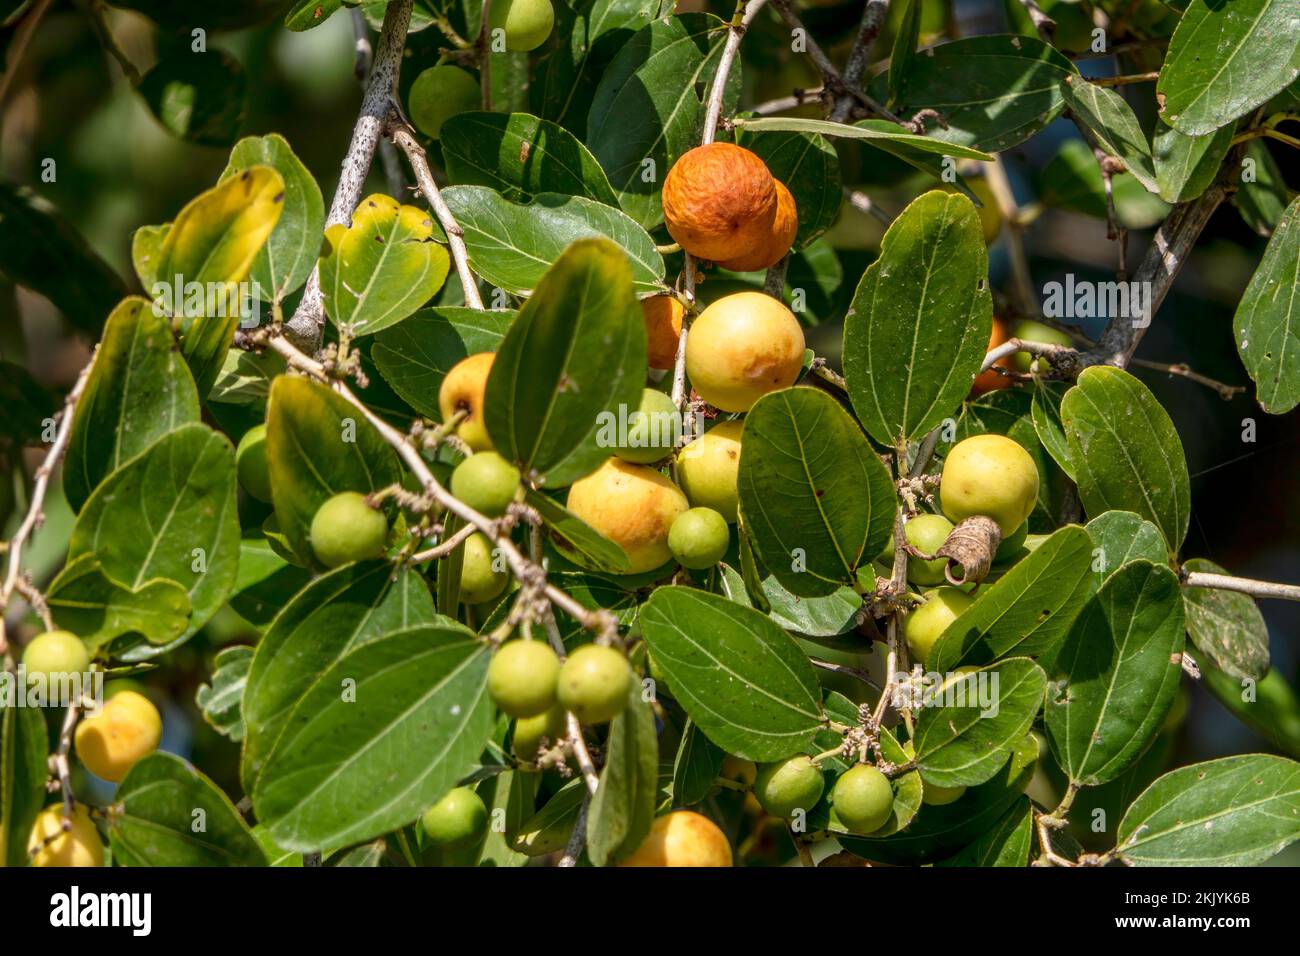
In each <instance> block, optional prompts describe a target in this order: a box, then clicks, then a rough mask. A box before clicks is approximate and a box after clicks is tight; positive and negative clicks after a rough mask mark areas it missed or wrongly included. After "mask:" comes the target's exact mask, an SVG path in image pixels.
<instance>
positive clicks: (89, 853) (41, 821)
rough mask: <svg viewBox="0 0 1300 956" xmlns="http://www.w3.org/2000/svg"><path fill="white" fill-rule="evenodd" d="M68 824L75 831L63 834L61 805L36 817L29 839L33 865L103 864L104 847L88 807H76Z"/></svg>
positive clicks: (29, 852)
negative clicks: (87, 810)
mask: <svg viewBox="0 0 1300 956" xmlns="http://www.w3.org/2000/svg"><path fill="white" fill-rule="evenodd" d="M69 823H70V824H71V826H72V829H70V830H68V831H67V832H66V833H64V832H63V805H62V804H59V805H57V806H53V807H46V808H45V809H44V810H42V811H41V812H40V813H39V814H38V815H37V817H36V823H35V825H34V826H33V827H32V835H31V837H30V838H28V840H27V853H28V854H29V855H30V856H31V865H32V866H103V865H104V844H103V843H101V842H100V840H99V831H98V830H96V829H95V824H94V823H93V822H92V821H91V819H90V814H88V813H87V812H86V808H85V807H74V808H73V811H72V816H71V817H70V818H69ZM56 834H57V835H56ZM46 840H49V843H46V842H45V841H46Z"/></svg>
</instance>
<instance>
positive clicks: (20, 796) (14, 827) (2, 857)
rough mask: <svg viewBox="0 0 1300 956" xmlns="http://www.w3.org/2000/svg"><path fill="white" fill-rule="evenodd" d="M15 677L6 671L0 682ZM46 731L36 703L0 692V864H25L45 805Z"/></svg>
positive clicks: (47, 747)
mask: <svg viewBox="0 0 1300 956" xmlns="http://www.w3.org/2000/svg"><path fill="white" fill-rule="evenodd" d="M9 681H14V684H13V688H14V692H15V694H16V695H21V694H22V693H23V691H22V689H21V688H19V687H17V682H16V677H15V675H14V674H13V673H10V672H6V673H5V675H4V682H6V683H7V682H9ZM48 737H49V731H48V730H47V729H46V726H45V717H44V712H43V711H42V710H41V709H40V708H39V707H16V706H10V704H9V700H8V693H7V692H6V693H5V694H0V867H4V866H26V865H27V838H28V837H29V836H30V835H31V832H32V826H33V825H35V823H36V816H37V814H39V813H40V812H41V808H42V807H43V806H44V805H45V780H46V778H47V777H48V776H49V766H48V764H47V758H48V754H49V746H48Z"/></svg>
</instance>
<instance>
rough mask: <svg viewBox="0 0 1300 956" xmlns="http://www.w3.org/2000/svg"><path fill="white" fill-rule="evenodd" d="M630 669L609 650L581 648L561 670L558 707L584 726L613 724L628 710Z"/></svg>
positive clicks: (616, 653) (594, 646)
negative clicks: (613, 721)
mask: <svg viewBox="0 0 1300 956" xmlns="http://www.w3.org/2000/svg"><path fill="white" fill-rule="evenodd" d="M631 686H632V667H631V665H629V664H628V662H627V658H626V657H624V656H623V655H622V654H620V653H619V652H618V651H616V650H614V648H612V647H604V646H602V645H600V644H584V645H582V647H579V648H578V649H577V650H576V651H574V652H573V653H572V654H570V655H569V658H568V660H566V661H565V662H564V666H562V667H561V668H560V678H559V684H558V688H557V692H556V696H557V697H558V698H559V701H560V706H561V707H563V708H564V709H565V710H567V711H569V712H570V713H572V714H573V715H574V716H575V717H577V718H578V720H579V721H581V722H582V723H584V724H603V723H607V722H608V721H611V720H613V719H614V718H615V717H617V716H618V715H619V714H621V713H622V712H623V708H625V707H626V706H627V692H628V688H630V687H631Z"/></svg>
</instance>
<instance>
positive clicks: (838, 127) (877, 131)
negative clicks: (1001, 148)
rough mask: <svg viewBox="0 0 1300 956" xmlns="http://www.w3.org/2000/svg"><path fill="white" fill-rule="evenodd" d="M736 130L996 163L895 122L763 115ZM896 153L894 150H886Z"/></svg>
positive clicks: (740, 122) (739, 122) (739, 123)
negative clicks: (824, 138) (853, 141)
mask: <svg viewBox="0 0 1300 956" xmlns="http://www.w3.org/2000/svg"><path fill="white" fill-rule="evenodd" d="M735 124H736V127H737V128H738V129H741V130H743V131H745V132H747V133H761V132H775V131H782V132H789V133H815V134H817V135H820V136H830V137H832V138H835V139H857V140H862V141H863V142H865V143H867V144H868V145H870V146H875V145H877V143H880V144H881V148H882V149H886V147H885V146H884V145H883V144H884V143H889V144H891V145H893V146H895V147H899V146H903V147H907V148H909V149H911V150H915V151H918V152H922V153H929V154H931V155H933V156H950V157H952V158H953V159H976V160H979V161H980V162H983V163H988V162H992V161H993V157H992V156H990V155H989V154H988V153H986V152H984V151H983V150H980V149H972V148H971V147H969V146H962V145H960V144H958V143H952V142H947V141H945V140H941V139H938V138H937V137H934V136H921V135H918V134H916V133H909V132H907V130H905V129H903V128H902V127H901V126H898V125H896V124H894V123H885V124H876V125H865V124H860V123H834V122H831V121H830V120H818V119H803V118H801V117H798V116H764V117H761V118H758V119H746V118H743V117H742V118H740V119H737V120H735ZM887 151H889V152H893V150H887Z"/></svg>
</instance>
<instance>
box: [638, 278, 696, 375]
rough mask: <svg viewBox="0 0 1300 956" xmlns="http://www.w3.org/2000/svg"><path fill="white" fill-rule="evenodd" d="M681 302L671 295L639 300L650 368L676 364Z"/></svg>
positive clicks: (667, 367) (680, 335) (680, 329)
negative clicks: (643, 318)
mask: <svg viewBox="0 0 1300 956" xmlns="http://www.w3.org/2000/svg"><path fill="white" fill-rule="evenodd" d="M684 312H685V309H684V308H683V306H682V304H681V303H680V302H679V301H677V299H676V298H675V297H674V296H671V295H652V296H650V298H648V299H642V300H641V314H642V315H644V316H645V338H646V357H647V358H648V359H649V360H650V367H651V368H659V369H670V368H672V367H673V366H675V365H676V364H677V341H678V339H680V338H681V337H682V314H683V313H684Z"/></svg>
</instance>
